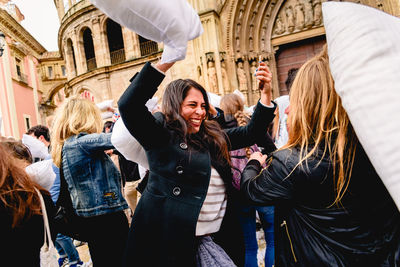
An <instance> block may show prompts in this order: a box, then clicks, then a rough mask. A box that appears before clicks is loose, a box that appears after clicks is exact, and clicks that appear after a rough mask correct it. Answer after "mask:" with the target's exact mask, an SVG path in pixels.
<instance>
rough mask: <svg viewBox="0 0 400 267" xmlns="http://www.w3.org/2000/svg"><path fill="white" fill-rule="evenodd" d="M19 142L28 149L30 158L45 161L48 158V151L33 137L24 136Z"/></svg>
mask: <svg viewBox="0 0 400 267" xmlns="http://www.w3.org/2000/svg"><path fill="white" fill-rule="evenodd" d="M21 141H22V143H23V144H24V145H25V146H26V147H27V148H28V149H29V151H30V152H31V155H32V157H34V158H39V159H45V158H47V157H48V156H49V149H48V148H47V147H46V146H45V144H43V143H42V142H41V141H39V140H38V139H36V138H35V137H33V136H30V135H27V134H24V135H22V140H21Z"/></svg>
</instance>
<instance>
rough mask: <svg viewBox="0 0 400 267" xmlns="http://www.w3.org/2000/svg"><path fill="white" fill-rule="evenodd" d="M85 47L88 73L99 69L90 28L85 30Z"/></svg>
mask: <svg viewBox="0 0 400 267" xmlns="http://www.w3.org/2000/svg"><path fill="white" fill-rule="evenodd" d="M83 47H84V49H85V59H86V66H87V71H91V70H94V69H95V68H97V64H96V56H95V53H94V45H93V38H92V31H91V30H90V29H89V28H86V29H84V30H83Z"/></svg>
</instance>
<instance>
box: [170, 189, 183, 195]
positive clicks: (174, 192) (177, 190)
mask: <svg viewBox="0 0 400 267" xmlns="http://www.w3.org/2000/svg"><path fill="white" fill-rule="evenodd" d="M172 193H173V194H174V195H175V196H179V195H180V194H181V189H180V188H179V187H174V189H172Z"/></svg>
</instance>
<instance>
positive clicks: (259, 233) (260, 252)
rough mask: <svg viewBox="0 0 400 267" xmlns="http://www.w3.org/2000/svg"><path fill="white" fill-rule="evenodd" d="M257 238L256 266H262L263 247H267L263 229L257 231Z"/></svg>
mask: <svg viewBox="0 0 400 267" xmlns="http://www.w3.org/2000/svg"><path fill="white" fill-rule="evenodd" d="M257 240H258V253H257V259H258V266H259V267H264V257H265V249H266V248H267V244H266V243H265V239H264V231H262V230H260V231H257Z"/></svg>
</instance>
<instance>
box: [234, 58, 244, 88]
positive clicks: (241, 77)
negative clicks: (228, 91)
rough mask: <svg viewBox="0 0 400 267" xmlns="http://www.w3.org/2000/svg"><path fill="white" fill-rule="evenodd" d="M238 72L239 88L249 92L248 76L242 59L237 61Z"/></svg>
mask: <svg viewBox="0 0 400 267" xmlns="http://www.w3.org/2000/svg"><path fill="white" fill-rule="evenodd" d="M236 74H237V77H238V81H239V90H240V91H241V92H247V77H246V73H245V71H244V69H243V62H241V61H239V62H238V63H237V69H236Z"/></svg>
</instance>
